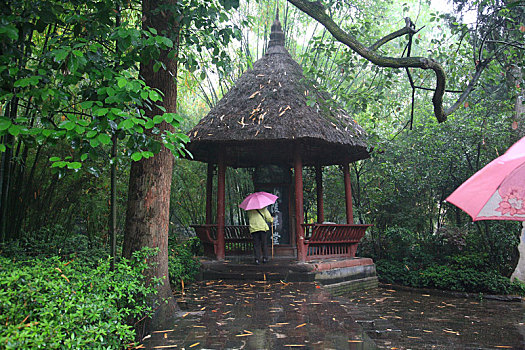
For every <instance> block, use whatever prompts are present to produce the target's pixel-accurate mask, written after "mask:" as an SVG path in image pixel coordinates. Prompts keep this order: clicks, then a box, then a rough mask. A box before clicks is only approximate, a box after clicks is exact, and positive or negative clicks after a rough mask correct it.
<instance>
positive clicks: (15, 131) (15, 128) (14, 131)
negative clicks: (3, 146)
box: [7, 124, 22, 136]
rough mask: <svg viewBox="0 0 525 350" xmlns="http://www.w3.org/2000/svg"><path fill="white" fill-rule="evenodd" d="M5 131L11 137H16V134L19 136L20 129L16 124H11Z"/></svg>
mask: <svg viewBox="0 0 525 350" xmlns="http://www.w3.org/2000/svg"><path fill="white" fill-rule="evenodd" d="M7 131H8V132H9V133H10V134H11V135H13V136H18V134H20V132H21V131H22V128H21V127H20V126H18V125H16V124H11V126H10V127H9V129H8V130H7Z"/></svg>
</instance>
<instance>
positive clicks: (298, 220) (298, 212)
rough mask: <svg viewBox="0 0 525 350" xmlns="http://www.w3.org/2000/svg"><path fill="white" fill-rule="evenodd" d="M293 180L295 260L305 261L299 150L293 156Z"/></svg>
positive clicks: (301, 162)
mask: <svg viewBox="0 0 525 350" xmlns="http://www.w3.org/2000/svg"><path fill="white" fill-rule="evenodd" d="M294 180H295V236H296V242H297V260H299V261H300V262H304V261H306V249H305V246H304V230H303V227H302V224H303V221H304V213H303V160H302V159H301V153H300V150H299V148H297V149H296V151H295V154H294Z"/></svg>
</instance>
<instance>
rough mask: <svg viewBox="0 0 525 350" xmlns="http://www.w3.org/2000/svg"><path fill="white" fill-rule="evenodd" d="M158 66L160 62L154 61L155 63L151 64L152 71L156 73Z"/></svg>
mask: <svg viewBox="0 0 525 350" xmlns="http://www.w3.org/2000/svg"><path fill="white" fill-rule="evenodd" d="M160 67H161V64H160V62H155V64H154V65H153V73H157V72H158V71H159V69H160Z"/></svg>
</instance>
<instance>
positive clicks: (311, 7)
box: [288, 0, 447, 123]
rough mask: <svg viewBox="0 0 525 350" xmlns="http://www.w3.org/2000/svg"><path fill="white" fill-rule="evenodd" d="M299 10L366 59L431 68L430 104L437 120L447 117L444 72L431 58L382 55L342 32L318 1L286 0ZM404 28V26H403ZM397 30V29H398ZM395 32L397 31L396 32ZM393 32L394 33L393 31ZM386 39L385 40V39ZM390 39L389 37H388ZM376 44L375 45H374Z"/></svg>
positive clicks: (404, 65)
mask: <svg viewBox="0 0 525 350" xmlns="http://www.w3.org/2000/svg"><path fill="white" fill-rule="evenodd" d="M288 1H289V2H291V3H292V4H293V5H295V6H296V7H297V8H299V9H300V10H301V11H303V12H304V13H306V14H307V15H309V16H310V17H312V18H314V19H315V20H317V21H318V22H319V23H321V24H322V25H323V26H324V27H325V28H326V29H327V30H328V31H329V32H330V33H332V35H333V36H334V37H335V38H336V39H337V40H338V41H340V42H342V43H343V44H345V45H347V46H348V47H349V48H350V49H352V50H353V51H354V52H356V53H357V54H359V55H361V56H362V57H363V58H365V59H367V60H368V61H370V62H372V63H374V64H376V65H378V66H380V67H390V68H421V69H432V70H433V71H434V73H435V74H436V89H435V90H434V96H433V97H432V104H433V105H434V115H435V116H436V119H437V120H438V122H440V123H441V122H444V121H445V120H446V119H447V114H445V111H444V110H443V95H444V93H445V82H446V78H445V72H444V70H443V67H441V65H440V64H439V63H438V62H436V61H434V60H433V59H431V58H425V57H401V58H395V57H388V56H382V55H379V54H377V53H376V52H374V51H373V50H370V49H369V48H367V47H365V46H364V45H363V44H362V43H361V42H359V41H358V40H357V39H356V38H354V37H353V36H352V35H350V34H348V33H346V32H344V31H343V30H342V29H341V28H340V27H339V26H338V25H337V24H336V23H335V22H334V21H333V20H332V18H331V17H330V16H328V15H327V14H326V12H325V11H324V7H323V6H322V5H321V4H320V2H318V1H316V2H310V1H308V0H288ZM404 30H406V27H405V28H404ZM398 32H399V31H398ZM396 33H397V32H396ZM393 34H394V33H393ZM386 38H388V36H387V37H385V38H383V39H381V40H379V41H378V42H376V43H375V44H374V45H372V47H375V48H376V49H377V47H379V46H381V45H382V44H383V43H385V42H387V41H388V40H386ZM385 40H386V41H385ZM390 40H391V39H390ZM376 46H377V47H376Z"/></svg>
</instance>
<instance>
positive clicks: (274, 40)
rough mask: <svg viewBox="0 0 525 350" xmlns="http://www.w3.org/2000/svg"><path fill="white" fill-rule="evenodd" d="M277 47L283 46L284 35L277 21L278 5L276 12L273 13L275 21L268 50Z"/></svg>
mask: <svg viewBox="0 0 525 350" xmlns="http://www.w3.org/2000/svg"><path fill="white" fill-rule="evenodd" d="M277 45H280V46H284V33H283V30H282V28H281V22H280V21H279V5H277V11H276V12H275V21H274V22H273V24H272V30H271V33H270V42H269V43H268V48H270V47H272V46H277Z"/></svg>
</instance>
